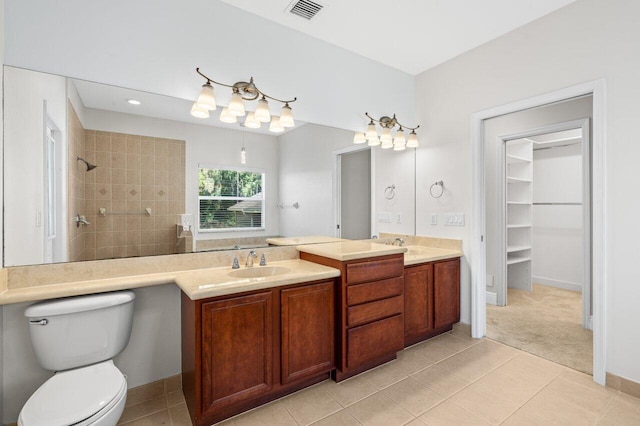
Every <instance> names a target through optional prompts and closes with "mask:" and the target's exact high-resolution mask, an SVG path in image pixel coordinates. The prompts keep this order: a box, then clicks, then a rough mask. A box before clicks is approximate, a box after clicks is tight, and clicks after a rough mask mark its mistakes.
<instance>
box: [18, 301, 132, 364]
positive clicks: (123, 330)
mask: <svg viewBox="0 0 640 426" xmlns="http://www.w3.org/2000/svg"><path fill="white" fill-rule="evenodd" d="M135 297H136V296H135V293H134V292H132V291H129V290H126V291H118V292H113V293H101V294H91V295H87V296H76V297H68V298H64V299H56V300H46V301H43V302H38V303H36V304H34V305H31V306H29V307H28V308H27V309H25V311H24V315H25V316H26V317H27V318H28V319H29V332H30V335H31V343H32V345H33V349H34V351H35V353H36V356H37V358H38V362H40V365H42V367H44V368H46V369H47V370H52V371H61V370H69V369H71V368H76V367H82V366H85V365H90V364H95V363H97V362H101V361H106V360H108V359H111V358H113V357H114V356H116V355H117V354H119V353H120V352H122V350H124V348H125V347H126V346H127V344H128V343H129V337H130V336H131V326H132V324H133V301H134V299H135Z"/></svg>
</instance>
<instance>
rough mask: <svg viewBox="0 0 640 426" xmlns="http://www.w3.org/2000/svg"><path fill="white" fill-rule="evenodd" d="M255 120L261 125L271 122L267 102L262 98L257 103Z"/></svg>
mask: <svg viewBox="0 0 640 426" xmlns="http://www.w3.org/2000/svg"><path fill="white" fill-rule="evenodd" d="M256 120H258V121H260V122H262V123H268V122H269V121H271V112H270V111H269V102H267V100H266V99H265V97H264V96H263V97H262V99H260V100H259V101H258V107H257V108H256Z"/></svg>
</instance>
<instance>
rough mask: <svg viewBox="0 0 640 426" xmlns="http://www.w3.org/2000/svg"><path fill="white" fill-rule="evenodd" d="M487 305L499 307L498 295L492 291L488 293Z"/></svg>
mask: <svg viewBox="0 0 640 426" xmlns="http://www.w3.org/2000/svg"><path fill="white" fill-rule="evenodd" d="M487 303H488V304H489V305H497V304H498V293H494V292H492V291H487Z"/></svg>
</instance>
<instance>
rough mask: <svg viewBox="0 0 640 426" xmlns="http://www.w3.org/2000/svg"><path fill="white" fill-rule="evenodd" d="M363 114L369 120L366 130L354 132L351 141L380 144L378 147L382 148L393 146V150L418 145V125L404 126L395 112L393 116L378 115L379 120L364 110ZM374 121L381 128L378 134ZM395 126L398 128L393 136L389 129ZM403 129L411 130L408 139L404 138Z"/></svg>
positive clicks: (370, 144) (371, 144) (373, 144)
mask: <svg viewBox="0 0 640 426" xmlns="http://www.w3.org/2000/svg"><path fill="white" fill-rule="evenodd" d="M365 115H366V116H367V117H368V118H369V120H370V121H369V124H368V125H367V130H366V132H364V133H362V132H356V134H355V135H354V136H353V143H365V142H367V145H369V146H377V145H380V148H382V149H389V148H393V150H394V151H402V150H404V149H405V148H417V147H418V146H420V144H419V143H418V135H417V134H416V129H418V128H419V127H420V126H416V127H409V126H404V125H402V124H400V122H398V119H397V118H396V115H395V114H393V117H387V116H383V117H380V119H379V120H376V119H375V118H373V117H371V116H370V115H369V113H367V112H365ZM376 123H378V125H379V126H380V128H381V130H380V135H379V136H378V130H377V128H376ZM396 126H397V127H398V130H396V134H395V137H393V136H392V135H391V131H392V130H393V129H394V128H395V127H396ZM404 129H407V130H411V133H410V134H409V137H408V139H405V135H404Z"/></svg>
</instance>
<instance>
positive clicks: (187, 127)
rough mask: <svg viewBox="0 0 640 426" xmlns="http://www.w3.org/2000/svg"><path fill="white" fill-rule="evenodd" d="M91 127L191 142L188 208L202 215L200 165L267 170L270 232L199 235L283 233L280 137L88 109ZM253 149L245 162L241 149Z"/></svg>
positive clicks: (87, 125) (199, 234)
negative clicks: (280, 205)
mask: <svg viewBox="0 0 640 426" xmlns="http://www.w3.org/2000/svg"><path fill="white" fill-rule="evenodd" d="M85 117H86V118H85V122H84V123H83V124H84V126H85V128H87V129H92V130H104V131H109V132H120V133H129V134H134V135H143V136H154V137H160V138H168V139H179V140H184V141H186V152H185V154H186V155H185V171H186V176H185V182H186V188H185V197H186V199H185V206H186V210H187V211H186V212H185V213H191V214H193V215H194V220H197V217H198V216H197V214H198V164H203V165H210V166H225V167H243V168H245V167H246V168H250V169H256V170H260V171H264V172H265V173H266V179H265V180H266V185H265V187H266V190H265V196H266V200H265V217H266V229H265V230H264V231H242V232H215V233H213V232H197V233H196V234H195V238H196V239H199V240H207V239H213V238H236V237H237V238H240V237H257V236H264V235H267V236H271V235H278V234H279V232H280V231H279V220H278V215H279V211H278V208H277V205H276V204H277V203H278V187H279V184H278V175H279V171H278V137H277V136H271V135H264V134H261V133H255V132H249V131H241V130H231V129H225V128H221V127H211V126H202V125H197V124H189V123H182V122H178V121H171V120H162V119H156V118H150V117H142V116H139V115H131V114H121V113H116V112H109V111H103V110H95V109H90V108H88V109H87V110H86V111H85ZM243 144H244V146H245V148H246V150H247V164H245V165H243V164H241V163H240V150H241V148H242V145H243Z"/></svg>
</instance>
